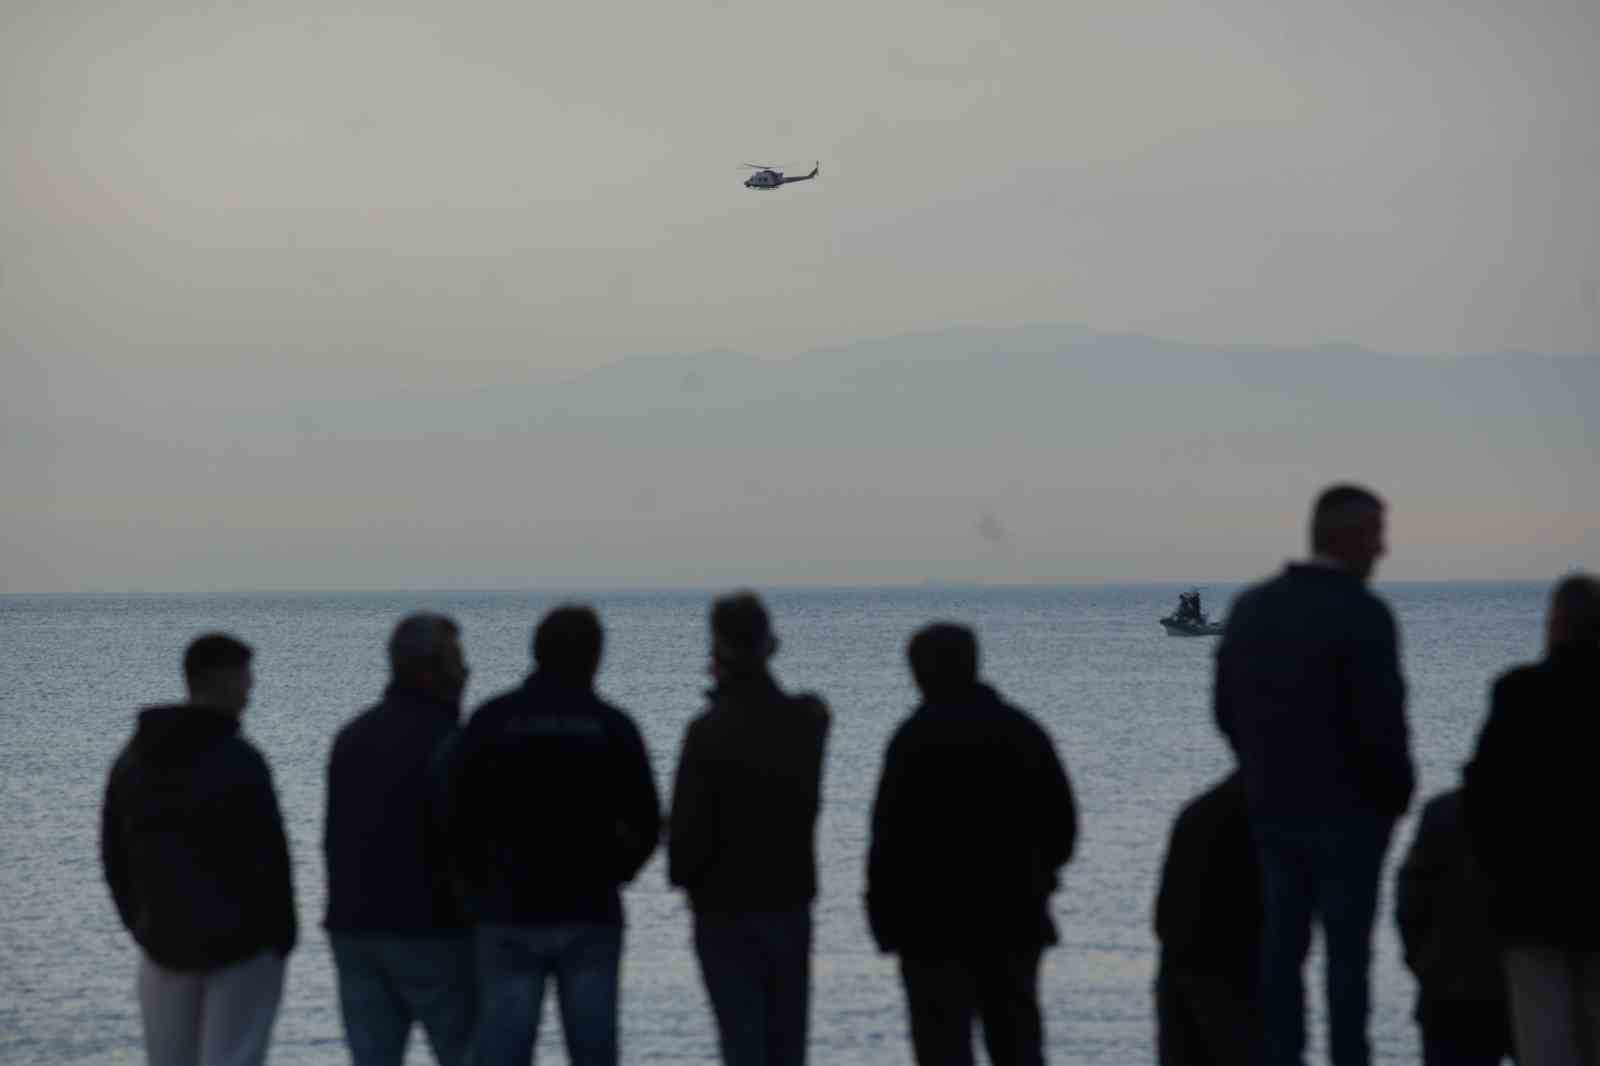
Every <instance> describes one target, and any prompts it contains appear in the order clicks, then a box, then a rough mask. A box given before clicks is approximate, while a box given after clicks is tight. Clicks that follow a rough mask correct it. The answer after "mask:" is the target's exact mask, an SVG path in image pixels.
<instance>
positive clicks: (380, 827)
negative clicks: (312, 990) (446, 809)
mask: <svg viewBox="0 0 1600 1066" xmlns="http://www.w3.org/2000/svg"><path fill="white" fill-rule="evenodd" d="M458 714H459V712H458V711H457V709H456V708H455V707H454V706H451V705H449V704H445V703H440V702H439V701H437V700H435V699H433V698H431V697H429V696H428V695H426V694H425V693H422V692H419V691H416V690H413V689H407V688H404V687H402V686H400V685H398V684H391V685H390V686H389V689H388V691H387V692H385V693H384V697H383V702H381V703H379V704H378V705H377V706H375V707H372V708H370V709H369V710H367V711H365V712H363V713H362V714H360V715H358V716H357V717H356V718H354V719H353V720H351V721H350V723H349V724H347V725H346V726H345V727H344V728H343V729H341V730H339V735H338V737H336V738H335V740H334V742H333V754H332V755H331V756H330V757H329V759H328V811H327V820H326V821H325V822H324V823H323V834H322V851H323V856H324V857H325V858H326V860H327V864H328V910H327V918H326V920H325V922H324V925H325V926H326V927H327V928H328V930H329V931H330V932H335V933H380V934H389V935H395V936H427V935H431V934H432V935H437V934H447V933H455V932H460V931H463V930H464V929H465V928H466V917H465V915H464V914H463V913H462V912H461V908H460V907H459V905H458V904H457V901H456V899H455V894H454V892H453V891H452V889H451V882H450V876H449V874H450V870H451V862H450V856H449V853H448V851H447V848H446V840H445V832H444V829H445V827H444V826H443V824H442V815H443V811H442V805H443V799H444V797H443V795H442V790H443V779H444V767H445V762H446V759H447V758H448V756H449V754H450V752H449V750H448V749H449V748H450V747H451V746H452V745H453V744H454V742H455V740H456V739H457V737H458V735H459V732H460V730H459V729H458V727H457V725H456V719H457V716H458Z"/></svg>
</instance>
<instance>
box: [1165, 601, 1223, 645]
mask: <svg viewBox="0 0 1600 1066" xmlns="http://www.w3.org/2000/svg"><path fill="white" fill-rule="evenodd" d="M1161 628H1163V629H1165V630H1166V631H1167V636H1169V637H1215V636H1220V635H1221V634H1222V628H1223V627H1222V623H1221V622H1213V621H1211V619H1209V618H1207V617H1206V612H1205V611H1204V610H1202V609H1201V607H1200V590H1199V589H1190V590H1189V591H1188V592H1180V593H1178V609H1177V610H1176V611H1173V612H1172V613H1171V614H1169V615H1167V616H1166V617H1165V618H1163V619H1161Z"/></svg>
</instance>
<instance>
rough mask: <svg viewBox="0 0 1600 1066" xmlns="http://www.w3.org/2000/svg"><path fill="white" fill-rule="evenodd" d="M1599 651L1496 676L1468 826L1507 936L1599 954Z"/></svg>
mask: <svg viewBox="0 0 1600 1066" xmlns="http://www.w3.org/2000/svg"><path fill="white" fill-rule="evenodd" d="M1597 754H1600V648H1595V647H1577V646H1574V647H1567V648H1563V649H1559V650H1557V651H1556V652H1555V653H1554V654H1552V655H1551V656H1550V657H1549V658H1548V659H1546V660H1545V661H1544V662H1541V663H1538V664H1535V665H1532V666H1523V667H1520V668H1518V669H1515V670H1512V671H1511V672H1510V673H1508V674H1506V675H1505V676H1504V677H1502V678H1500V680H1499V681H1497V682H1496V683H1495V686H1494V693H1493V696H1492V698H1491V703H1490V709H1489V718H1488V721H1487V722H1486V723H1485V724H1484V727H1483V732H1482V733H1480V734H1479V735H1478V746H1477V750H1476V752H1475V753H1474V754H1473V757H1472V761H1471V762H1470V763H1469V764H1468V765H1467V768H1466V774H1465V782H1466V785H1465V790H1466V816H1467V831H1468V833H1470V834H1471V837H1472V846H1473V850H1474V852H1475V853H1476V855H1477V856H1478V861H1479V862H1480V863H1481V864H1482V866H1483V870H1484V873H1485V874H1486V875H1487V877H1488V879H1489V887H1490V905H1491V913H1492V915H1493V918H1494V922H1495V926H1496V928H1497V929H1498V930H1499V932H1500V935H1501V936H1502V937H1503V938H1504V940H1505V942H1506V943H1508V944H1511V945H1528V946H1545V947H1557V948H1566V949H1570V950H1578V951H1600V864H1597V863H1596V862H1595V861H1594V854H1593V850H1592V849H1593V844H1594V841H1595V839H1596V836H1597V834H1600V802H1597V797H1600V784H1597V780H1600V779H1597V777H1596V762H1595V760H1596V757H1597Z"/></svg>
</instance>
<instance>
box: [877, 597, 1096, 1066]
mask: <svg viewBox="0 0 1600 1066" xmlns="http://www.w3.org/2000/svg"><path fill="white" fill-rule="evenodd" d="M908 657H909V658H910V661H911V673H912V676H913V678H914V679H915V680H916V683H917V687H918V688H919V689H920V690H921V691H922V697H923V702H922V705H921V706H919V707H918V708H917V709H916V710H915V711H914V712H912V714H911V715H910V716H909V717H907V718H906V719H905V720H904V721H902V722H901V723H900V726H899V727H898V728H897V729H896V730H895V732H894V735H893V737H892V738H891V739H890V741H889V748H888V751H887V753H886V754H885V756H884V760H883V772H882V775H881V776H880V777H879V780H878V795H877V799H876V801H875V802H874V803H873V807H872V840H871V844H870V846H869V852H868V856H867V893H866V896H867V898H866V903H867V918H868V921H869V923H870V925H871V928H872V935H873V938H874V939H875V940H876V941H877V943H878V947H879V949H880V950H883V951H886V952H893V953H896V954H898V955H899V956H900V977H901V981H902V983H903V984H904V986H905V993H906V1006H907V1011H908V1013H909V1014H910V1020H911V1045H912V1050H913V1051H914V1052H915V1055H916V1060H917V1063H918V1064H919V1066H971V1063H972V1061H973V1057H972V1023H973V1019H974V1018H977V1019H979V1020H980V1021H981V1022H982V1024H983V1036H984V1043H985V1045H986V1046H987V1047H988V1049H989V1059H990V1061H991V1062H992V1063H994V1064H995V1066H1037V1064H1039V1063H1042V1062H1043V1061H1044V1027H1043V1022H1042V1020H1041V1018H1040V1014H1039V963H1040V959H1041V957H1042V954H1043V952H1044V949H1045V948H1046V947H1047V946H1049V945H1051V944H1054V943H1056V940H1057V934H1056V927H1055V922H1054V920H1053V919H1052V918H1051V916H1050V896H1051V894H1052V893H1053V892H1054V891H1055V890H1056V886H1057V879H1058V874H1059V871H1060V870H1061V868H1062V867H1063V866H1065V865H1066V863H1067V861H1068V860H1069V859H1071V858H1072V853H1073V847H1074V845H1075V844H1076V842H1077V832H1078V815H1077V807H1076V805H1075V803H1074V802H1073V796H1072V786H1071V784H1070V782H1069V781H1068V779H1067V773H1066V769H1065V768H1064V767H1063V766H1062V765H1061V760H1060V758H1059V757H1058V756H1057V755H1056V750H1055V745H1054V744H1053V743H1052V742H1051V740H1050V735H1049V734H1048V733H1046V732H1045V730H1044V729H1043V728H1042V727H1041V726H1040V725H1039V723H1038V722H1036V721H1035V720H1034V719H1033V718H1032V717H1031V716H1030V715H1028V714H1026V713H1025V712H1023V711H1021V710H1019V709H1017V708H1015V707H1013V706H1011V705H1010V704H1009V703H1006V702H1005V701H1004V700H1003V699H1001V698H1000V696H999V694H998V693H996V692H995V691H994V689H992V688H990V687H989V686H988V685H985V684H982V683H981V682H980V681H979V680H978V643H977V638H976V637H975V636H974V635H973V633H972V630H970V629H968V628H967V627H965V626H960V625H953V624H950V623H935V624H933V625H930V626H928V627H927V628H925V629H923V630H921V631H920V632H918V633H917V634H916V635H915V636H913V637H912V638H911V644H910V647H909V648H908Z"/></svg>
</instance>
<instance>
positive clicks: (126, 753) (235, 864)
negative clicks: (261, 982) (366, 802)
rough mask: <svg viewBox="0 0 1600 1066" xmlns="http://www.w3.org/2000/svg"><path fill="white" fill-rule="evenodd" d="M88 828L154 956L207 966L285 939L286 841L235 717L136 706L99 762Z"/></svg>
mask: <svg viewBox="0 0 1600 1066" xmlns="http://www.w3.org/2000/svg"><path fill="white" fill-rule="evenodd" d="M100 829H101V833H100V858H101V862H102V864H103V866H104V869H105V876H106V881H107V883H109V884H110V886H111V895H112V898H113V899H114V900H115V901H116V904H117V912H118V913H119V914H120V915H121V916H122V924H123V925H125V926H127V928H128V931H129V932H130V933H132V934H133V938H134V940H135V941H137V942H138V944H139V946H140V947H142V948H144V950H145V952H146V953H147V954H148V955H149V956H150V958H152V959H154V960H155V961H156V962H157V963H159V964H160V965H162V966H164V967H166V968H167V969H169V970H179V971H185V972H208V971H211V970H216V969H219V968H221V967H224V966H228V965H230V964H232V963H235V962H238V961H240V960H242V959H247V958H249V957H250V956H252V955H255V954H257V953H259V952H261V951H262V950H264V949H271V950H273V951H275V952H277V953H278V954H279V955H288V953H289V952H290V950H292V949H293V948H294V945H295V938H296V935H297V932H298V930H297V928H296V923H295V912H294V886H293V884H292V883H291V875H290V869H289V844H288V841H287V839H286V838H285V837H284V832H283V819H282V817H281V816H280V815H279V813H278V799H277V796H276V794H275V793H274V792H273V788H272V774H271V772H270V771H269V770H268V769H267V764H266V760H264V759H263V758H262V757H261V753H260V752H258V751H257V750H256V749H255V747H254V746H253V745H251V744H250V742H249V741H247V740H245V739H244V738H243V737H241V736H240V735H239V719H238V718H237V717H236V716H235V715H233V714H231V713H228V712H226V711H221V710H212V709H209V708H205V707H191V706H171V707H151V708H149V709H148V710H145V711H143V712H141V713H140V715H139V724H138V726H137V728H136V729H135V731H134V734H133V739H131V740H130V741H129V742H128V744H127V746H126V747H124V748H123V749H122V753H121V754H120V755H119V756H118V757H117V761H116V763H115V764H114V765H113V766H112V768H111V778H110V781H109V783H108V785H107V786H106V797H105V806H104V808H103V810H102V812H101V824H100Z"/></svg>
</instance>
